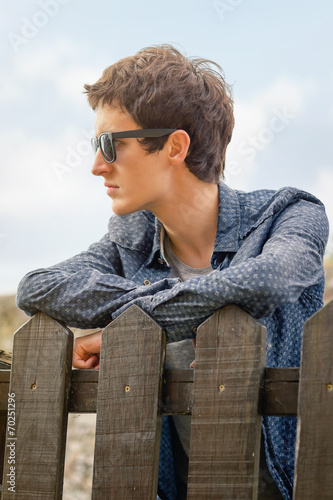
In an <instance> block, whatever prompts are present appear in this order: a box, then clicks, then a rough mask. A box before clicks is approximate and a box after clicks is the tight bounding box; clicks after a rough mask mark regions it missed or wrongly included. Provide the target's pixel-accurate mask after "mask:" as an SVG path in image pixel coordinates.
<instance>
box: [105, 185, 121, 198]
mask: <svg viewBox="0 0 333 500" xmlns="http://www.w3.org/2000/svg"><path fill="white" fill-rule="evenodd" d="M104 186H105V187H106V188H107V190H106V193H107V194H108V195H109V196H110V195H111V194H113V193H114V192H115V191H117V189H119V186H116V185H115V184H104Z"/></svg>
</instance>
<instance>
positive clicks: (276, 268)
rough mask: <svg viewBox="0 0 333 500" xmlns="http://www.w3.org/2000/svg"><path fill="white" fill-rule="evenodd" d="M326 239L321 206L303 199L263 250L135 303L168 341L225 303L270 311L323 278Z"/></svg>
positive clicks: (258, 313) (280, 220)
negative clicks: (157, 324) (157, 326)
mask: <svg viewBox="0 0 333 500" xmlns="http://www.w3.org/2000/svg"><path fill="white" fill-rule="evenodd" d="M327 238H328V221H327V217H326V214H325V211H324V208H323V206H322V205H317V204H314V203H309V202H306V201H303V200H301V201H299V202H297V203H294V204H292V205H290V206H288V207H287V208H286V209H285V210H283V211H282V212H281V214H280V215H279V216H278V217H277V219H276V220H275V222H274V224H273V225H272V227H271V230H270V234H269V236H268V239H267V241H266V243H265V244H264V246H263V248H262V252H261V253H260V255H258V256H256V257H252V258H249V259H247V260H245V261H243V262H240V263H238V264H235V265H233V264H232V265H231V266H230V267H229V268H227V269H224V270H222V271H219V270H216V271H213V272H212V273H210V274H209V275H206V276H202V277H198V278H193V279H190V280H188V281H186V282H184V283H179V284H177V285H175V286H174V287H173V288H172V289H171V290H166V291H162V292H159V293H157V294H155V295H154V296H147V297H142V298H138V299H136V300H134V301H133V302H132V303H135V304H137V305H138V306H140V307H142V308H143V309H144V310H145V311H146V312H147V313H149V314H150V315H151V316H152V317H153V318H154V319H155V320H156V321H157V322H158V323H159V324H160V325H161V326H162V327H163V328H164V329H165V331H166V333H167V337H168V340H169V341H176V340H182V339H184V338H189V337H194V333H193V328H194V327H197V326H198V325H199V324H200V323H202V322H203V321H204V320H205V319H207V318H208V317H209V316H210V315H211V314H213V313H214V312H215V311H216V310H217V309H219V308H221V307H223V306H225V305H227V304H231V303H233V304H238V305H240V306H241V307H242V308H244V309H245V310H246V311H248V312H249V313H250V314H251V315H252V316H254V317H256V318H261V317H264V316H269V315H271V314H272V313H273V312H274V311H275V309H276V308H277V307H279V306H282V305H284V304H287V303H293V302H295V301H296V300H297V299H298V298H299V296H300V295H301V293H302V292H303V291H304V290H305V289H306V288H308V287H310V286H312V285H314V284H317V283H319V282H320V280H322V279H323V265H322V258H323V254H324V250H325V245H326V242H327ZM236 258H237V256H236V257H235V260H236ZM119 303H120V304H121V299H120V301H119ZM129 305H131V304H126V305H123V306H122V307H120V309H119V310H118V311H116V312H115V313H114V314H113V318H115V317H117V316H118V315H119V314H120V313H121V312H123V311H124V310H125V309H126V308H127V307H128V306H129Z"/></svg>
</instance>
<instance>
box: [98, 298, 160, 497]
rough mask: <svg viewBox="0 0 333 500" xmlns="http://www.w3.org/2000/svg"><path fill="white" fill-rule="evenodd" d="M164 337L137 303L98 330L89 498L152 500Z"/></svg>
mask: <svg viewBox="0 0 333 500" xmlns="http://www.w3.org/2000/svg"><path fill="white" fill-rule="evenodd" d="M163 339H164V334H163V332H162V330H161V328H160V327H159V326H158V325H157V324H156V323H155V322H154V321H152V320H151V319H150V318H149V316H147V315H146V314H145V313H144V312H143V311H141V310H140V309H139V308H138V307H136V306H132V307H131V308H130V309H128V310H127V311H126V313H124V314H122V315H121V316H119V317H118V318H117V319H116V320H115V321H114V322H113V323H111V324H110V325H109V326H108V327H106V328H105V329H104V331H103V334H102V350H101V359H100V370H99V382H98V396H97V398H98V399H97V421H96V441H95V461H94V473H93V494H92V498H93V500H105V499H106V498H107V499H108V500H113V499H114V500H131V499H145V500H156V495H157V478H158V461H159V441H160V431H161V415H160V413H159V411H158V405H159V397H160V389H161V380H162V370H163V355H164V340H163Z"/></svg>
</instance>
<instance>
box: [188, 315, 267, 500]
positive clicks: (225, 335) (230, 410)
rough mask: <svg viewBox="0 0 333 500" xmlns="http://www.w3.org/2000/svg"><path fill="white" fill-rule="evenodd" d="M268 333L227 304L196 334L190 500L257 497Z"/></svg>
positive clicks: (189, 482) (229, 499)
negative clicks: (260, 404) (260, 409)
mask: <svg viewBox="0 0 333 500" xmlns="http://www.w3.org/2000/svg"><path fill="white" fill-rule="evenodd" d="M265 346H266V331H265V328H264V327H263V326H261V325H260V324H259V323H257V322H256V321H255V320H254V319H252V318H251V317H250V316H249V315H247V314H246V313H245V312H244V311H242V310H241V309H240V308H237V307H232V306H228V307H225V308H224V309H222V310H220V311H218V312H217V313H215V314H214V315H213V316H211V317H210V318H209V319H208V320H207V321H206V322H205V323H204V324H203V325H201V326H200V328H199V330H198V335H197V350H196V367H195V379H194V394H193V409H192V424H191V441H190V457H189V458H190V463H189V478H188V500H197V499H198V498H200V500H213V499H216V500H217V499H219V500H245V499H251V500H252V499H253V498H256V495H257V488H258V471H259V455H260V436H261V417H260V416H259V414H258V402H259V387H260V385H261V384H262V378H263V374H264V366H265Z"/></svg>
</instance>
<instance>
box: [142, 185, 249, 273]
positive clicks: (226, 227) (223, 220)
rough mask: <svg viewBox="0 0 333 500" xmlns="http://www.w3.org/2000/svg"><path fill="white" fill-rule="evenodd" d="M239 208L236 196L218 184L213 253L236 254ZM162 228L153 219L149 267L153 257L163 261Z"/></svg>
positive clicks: (224, 186) (158, 222) (230, 190)
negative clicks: (153, 231) (152, 239)
mask: <svg viewBox="0 0 333 500" xmlns="http://www.w3.org/2000/svg"><path fill="white" fill-rule="evenodd" d="M239 229H240V207H239V201H238V197H237V194H236V193H235V191H234V190H233V189H231V188H230V187H229V186H227V185H226V184H225V183H224V182H222V181H221V182H220V183H219V216H218V223H217V232H216V238H215V244H214V252H237V250H238V248H239ZM163 230H164V228H163V226H162V224H161V222H160V221H159V220H158V219H157V218H156V217H155V233H154V241H153V247H152V250H151V253H150V256H149V258H148V260H147V262H146V265H149V264H151V263H152V262H153V260H154V258H155V256H157V258H162V259H164V256H163V252H162V242H163V236H164V234H163Z"/></svg>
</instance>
